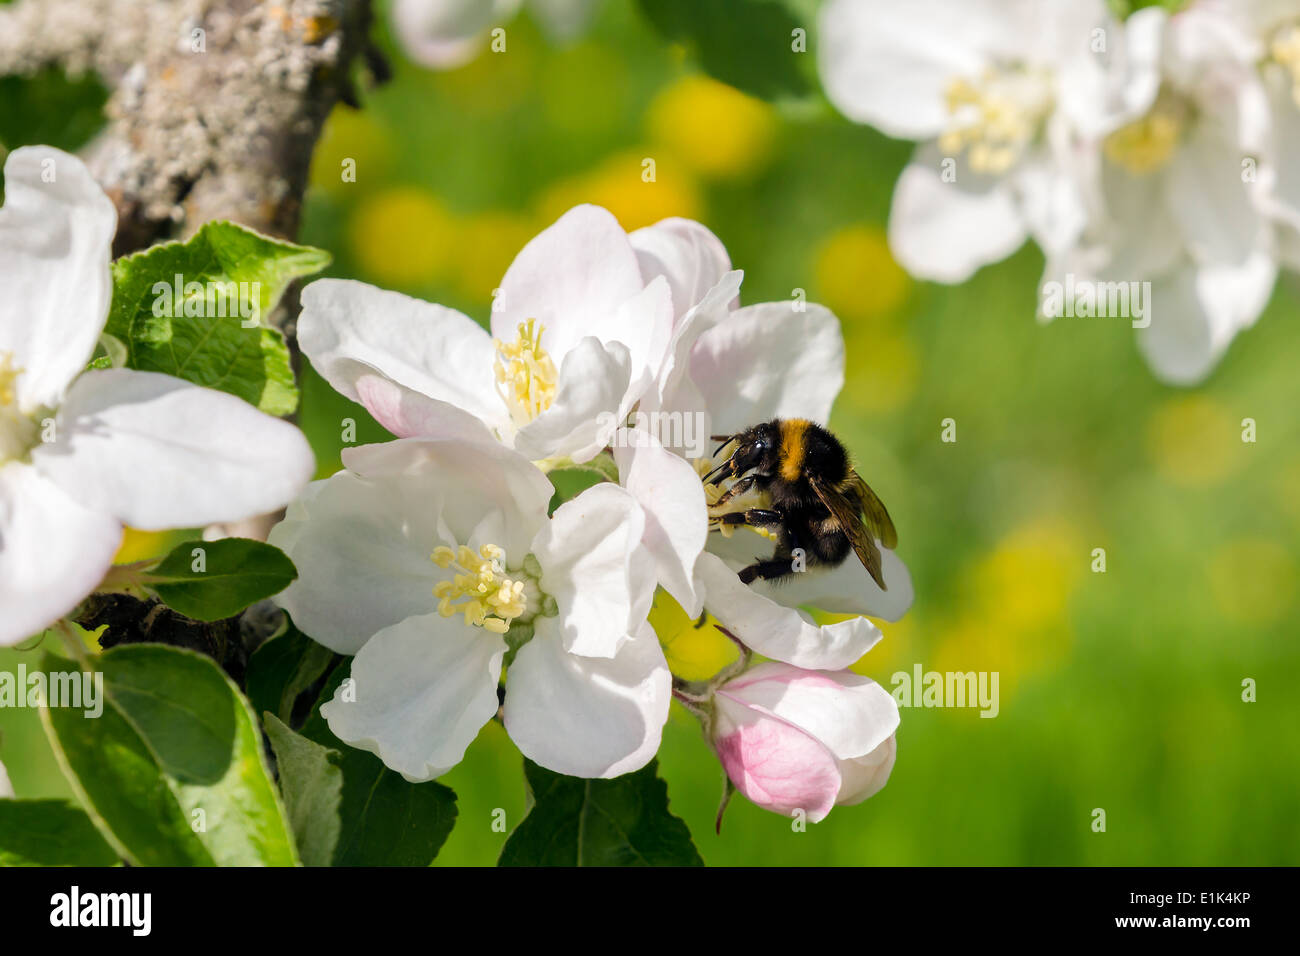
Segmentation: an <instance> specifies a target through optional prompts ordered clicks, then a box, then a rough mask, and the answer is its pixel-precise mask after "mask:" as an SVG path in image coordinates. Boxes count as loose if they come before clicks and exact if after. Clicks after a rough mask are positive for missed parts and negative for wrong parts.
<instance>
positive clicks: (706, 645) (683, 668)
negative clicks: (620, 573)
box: [650, 588, 740, 680]
mask: <svg viewBox="0 0 1300 956" xmlns="http://www.w3.org/2000/svg"><path fill="white" fill-rule="evenodd" d="M695 623H696V622H695V620H694V619H692V618H691V617H690V616H688V615H687V613H686V612H685V611H684V610H682V606H681V605H680V604H678V603H677V602H676V601H675V600H673V598H672V595H670V594H668V593H667V592H666V591H664V590H663V589H662V588H660V589H659V590H658V591H656V592H655V600H654V606H653V607H652V608H651V609H650V626H651V627H653V628H654V629H655V633H656V634H658V635H659V643H660V644H661V645H662V646H663V649H664V657H666V658H667V659H668V669H669V670H671V671H672V672H673V673H674V674H675V675H677V676H678V677H682V678H685V679H686V680H708V679H709V678H710V677H712V676H713V675H714V674H716V673H718V671H720V670H722V669H723V668H724V667H726V666H727V665H728V664H731V663H733V662H734V661H736V660H737V658H739V656H740V652H739V651H738V650H737V649H736V645H735V644H734V643H732V641H731V639H730V638H729V637H727V636H726V635H725V634H723V633H722V632H721V631H719V630H718V629H717V628H716V627H714V625H715V624H717V623H718V622H717V619H716V618H713V617H711V616H710V617H707V618H706V619H705V623H704V624H703V625H701V626H700V627H696V626H695Z"/></svg>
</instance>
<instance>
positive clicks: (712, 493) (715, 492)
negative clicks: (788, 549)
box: [691, 458, 778, 541]
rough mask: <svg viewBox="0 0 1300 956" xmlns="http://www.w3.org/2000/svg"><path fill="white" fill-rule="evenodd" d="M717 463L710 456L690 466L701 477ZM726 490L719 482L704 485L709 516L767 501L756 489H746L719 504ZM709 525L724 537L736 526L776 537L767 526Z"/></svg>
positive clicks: (767, 536) (729, 535)
mask: <svg viewBox="0 0 1300 956" xmlns="http://www.w3.org/2000/svg"><path fill="white" fill-rule="evenodd" d="M717 465H718V462H716V461H714V460H713V459H711V458H696V459H694V460H693V461H692V462H691V466H692V467H693V468H694V469H695V473H696V474H697V475H699V476H700V478H701V479H702V478H703V477H704V476H705V475H707V474H708V473H709V472H710V471H712V470H713V469H714V468H715V467H716V466H717ZM726 491H727V489H726V487H724V486H722V485H720V484H719V485H705V486H704V504H705V506H706V507H707V508H708V512H709V517H710V518H716V517H717V516H718V515H720V514H724V513H726V512H728V511H741V510H743V509H744V508H747V507H751V506H753V507H757V506H759V505H763V504H766V503H767V502H766V497H765V496H764V495H762V494H761V493H759V492H757V491H747V492H745V493H744V494H743V495H737V496H736V497H735V498H732V499H731V500H730V501H727V502H725V503H724V504H722V505H719V504H718V499H719V498H721V497H722V496H723V495H724V494H725V493H726ZM742 502H748V503H742ZM711 527H712V530H714V531H720V532H721V533H722V536H723V537H724V538H730V537H731V536H732V535H733V534H735V533H736V529H737V528H749V530H750V531H752V532H754V534H757V535H761V536H762V537H764V538H770V539H771V540H773V541H775V540H777V537H778V536H777V534H776V532H775V531H772V530H770V529H768V528H752V527H749V525H735V524H721V523H718V524H716V525H711Z"/></svg>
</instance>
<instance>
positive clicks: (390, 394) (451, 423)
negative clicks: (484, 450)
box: [352, 372, 496, 441]
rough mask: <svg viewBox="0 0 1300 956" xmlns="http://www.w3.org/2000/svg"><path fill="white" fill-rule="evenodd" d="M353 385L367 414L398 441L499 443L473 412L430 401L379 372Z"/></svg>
mask: <svg viewBox="0 0 1300 956" xmlns="http://www.w3.org/2000/svg"><path fill="white" fill-rule="evenodd" d="M352 384H353V387H354V388H355V389H356V392H357V399H358V401H360V402H361V404H362V405H364V406H365V408H366V411H368V412H369V413H370V414H371V415H373V416H374V418H375V421H377V422H379V424H381V425H383V426H384V427H385V428H387V429H388V430H389V431H390V432H392V433H393V434H394V435H396V436H397V437H398V438H420V437H423V438H463V439H465V440H467V441H495V440H496V439H495V437H494V436H493V435H492V433H491V432H490V431H488V427H487V426H486V425H485V424H483V422H482V420H480V419H478V418H476V417H474V416H473V415H471V414H470V413H469V412H467V411H464V410H463V409H460V408H457V407H456V406H455V405H450V404H448V403H447V402H440V401H438V400H437V399H436V398H429V397H428V396H427V395H424V394H422V393H420V392H417V391H416V390H415V389H413V388H407V387H406V386H405V385H401V384H398V383H397V382H394V381H393V380H392V379H390V378H387V377H385V376H383V375H381V374H379V373H378V372H363V373H362V374H360V375H358V376H357V378H356V380H355V381H354V382H353V383H352Z"/></svg>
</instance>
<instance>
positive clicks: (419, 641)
mask: <svg viewBox="0 0 1300 956" xmlns="http://www.w3.org/2000/svg"><path fill="white" fill-rule="evenodd" d="M505 652H506V642H505V640H504V639H503V638H502V637H501V636H500V635H498V634H493V633H492V632H491V631H487V630H484V629H483V628H480V627H471V626H469V625H467V624H465V622H464V620H463V619H462V618H461V617H460V616H459V615H453V616H451V617H443V616H442V615H440V614H425V615H421V616H417V617H408V618H406V619H404V620H402V621H399V622H398V623H396V624H393V625H391V626H389V627H386V628H384V629H383V630H381V631H379V633H377V634H375V636H374V637H372V638H371V639H370V640H369V641H368V642H367V643H366V645H365V647H363V648H361V650H360V651H358V652H357V656H356V657H354V658H353V659H352V672H351V675H350V676H351V680H352V682H353V683H352V684H351V685H350V686H349V684H347V683H346V682H345V683H344V684H342V685H341V686H340V687H339V689H338V690H337V691H336V692H335V694H334V699H333V700H331V701H329V702H328V703H326V704H324V705H323V706H322V707H321V715H322V716H323V717H324V718H325V719H326V720H327V721H328V722H329V726H330V730H332V731H333V732H334V735H335V736H336V737H338V738H339V739H340V740H342V741H343V742H344V743H346V744H349V745H351V746H353V747H357V748H358V749H360V750H367V751H369V752H371V753H373V754H376V755H377V756H378V757H379V759H380V760H382V761H383V762H384V765H385V766H386V767H389V768H391V769H393V770H396V771H397V772H398V773H400V774H401V775H402V776H403V777H405V778H406V779H407V780H410V781H411V782H412V783H421V782H423V781H426V780H432V779H434V778H435V777H439V776H441V775H442V774H444V773H446V772H447V771H448V770H450V769H451V768H452V767H454V766H456V764H458V763H460V761H461V759H462V758H463V757H464V756H465V750H466V748H467V747H469V745H470V743H471V742H472V741H473V740H474V738H475V737H476V736H478V732H479V729H480V728H482V726H483V725H484V724H486V723H487V722H488V721H489V720H491V719H492V717H493V715H494V714H496V712H497V706H498V704H497V682H498V680H499V679H500V677H501V661H502V659H503V658H504V656H505Z"/></svg>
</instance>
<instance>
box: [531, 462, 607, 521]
mask: <svg viewBox="0 0 1300 956" xmlns="http://www.w3.org/2000/svg"><path fill="white" fill-rule="evenodd" d="M604 462H608V465H609V467H606V466H605V465H604V464H603V463H604ZM611 467H612V469H613V470H612V472H611V471H610V468H611ZM611 475H612V477H611ZM546 477H547V478H549V479H551V484H552V485H554V486H555V494H553V495H552V496H551V502H550V505H549V506H548V510H549V511H550V513H551V514H554V513H555V509H556V508H558V507H560V505H562V504H564V503H565V502H566V501H571V500H573V499H574V498H576V497H578V495H580V494H582V493H583V492H584V491H586V490H587V489H588V488H590V487H591V486H592V485H598V484H600V483H601V482H602V481H613V482H617V481H618V466H617V465H615V464H614V459H612V458H610V457H609V456H608V455H604V454H602V455H600V456H599V457H597V458H593V459H592V460H591V461H589V462H584V463H583V464H581V465H576V464H574V463H573V462H571V461H564V462H561V463H560V464H558V465H556V466H555V467H553V468H552V469H551V470H550V471H548V472H547V473H546Z"/></svg>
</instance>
